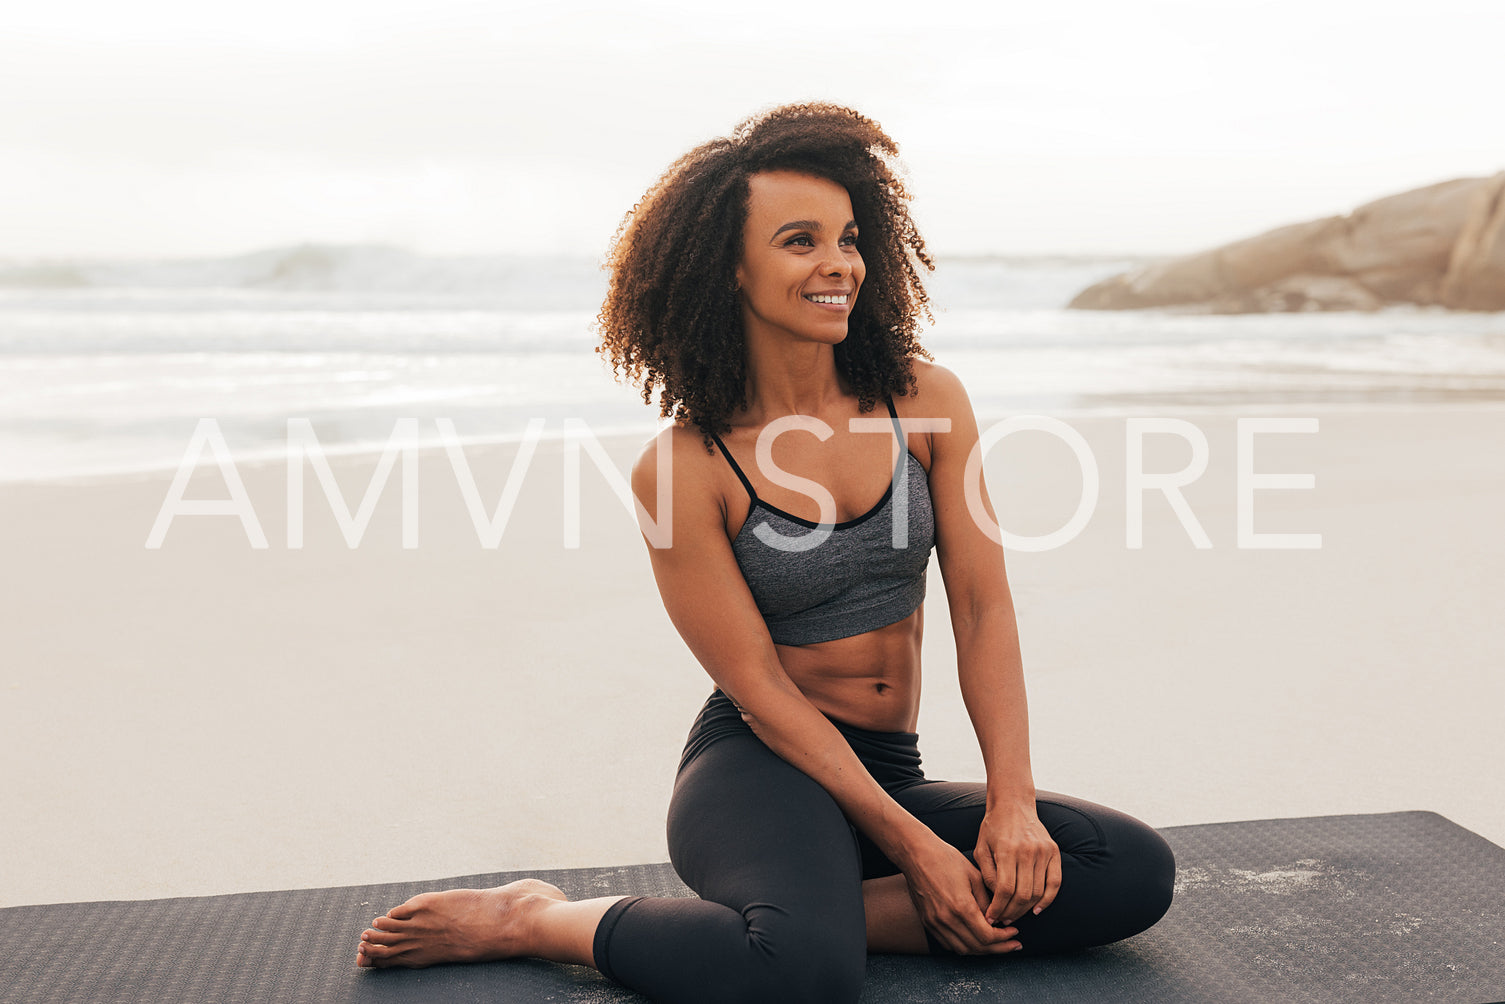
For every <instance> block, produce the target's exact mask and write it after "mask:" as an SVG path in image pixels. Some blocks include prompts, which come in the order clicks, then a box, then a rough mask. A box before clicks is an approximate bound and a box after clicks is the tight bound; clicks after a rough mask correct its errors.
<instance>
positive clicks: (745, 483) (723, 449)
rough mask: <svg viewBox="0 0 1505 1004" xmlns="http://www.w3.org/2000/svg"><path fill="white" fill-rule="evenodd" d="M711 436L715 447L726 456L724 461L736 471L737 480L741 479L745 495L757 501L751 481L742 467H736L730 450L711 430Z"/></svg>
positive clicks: (756, 494)
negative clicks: (745, 490)
mask: <svg viewBox="0 0 1505 1004" xmlns="http://www.w3.org/2000/svg"><path fill="white" fill-rule="evenodd" d="M711 438H712V439H714V440H715V441H716V448H717V449H719V450H720V451H721V455H722V456H723V457H725V458H726V462H727V463H729V464H731V465H732V470H734V471H736V472H737V480H738V481H741V482H742V487H743V488H746V489H747V497H748V498H750V499H752V500H753V501H754V502H756V501H758V493H757V492H755V491H753V486H752V482H751V481H749V480H747V475H746V474H743V473H742V468H740V467H738V466H737V461H735V460H733V459H732V452H731V451H730V450H728V449H727V448H726V444H725V443H723V442H722V441H721V437H720V436H718V435H716V434H715V433H714V432H713V433H711Z"/></svg>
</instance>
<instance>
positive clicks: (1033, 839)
mask: <svg viewBox="0 0 1505 1004" xmlns="http://www.w3.org/2000/svg"><path fill="white" fill-rule="evenodd" d="M972 856H973V857H974V858H976V860H977V867H978V869H979V870H980V871H981V873H982V880H983V882H984V883H986V884H987V887H988V888H989V889H991V890H992V891H993V895H992V898H991V900H989V901H988V902H986V903H985V904H984V907H983V909H984V913H985V916H986V918H987V921H988V923H990V924H1000V923H1001V924H1012V923H1014V921H1016V920H1018V919H1019V918H1020V917H1022V916H1024V915H1025V914H1026V913H1028V912H1030V911H1034V912H1035V913H1039V912H1040V911H1042V910H1044V909H1045V908H1046V907H1048V906H1050V904H1051V903H1052V902H1054V901H1055V898H1056V892H1057V891H1058V890H1059V889H1060V888H1061V849H1060V848H1059V847H1057V846H1056V842H1055V841H1054V840H1052V839H1050V834H1049V833H1047V832H1046V830H1045V826H1044V824H1043V823H1041V822H1040V817H1039V816H1037V815H1036V814H1035V803H1034V800H1033V799H1031V800H1029V801H1028V802H1010V803H1007V804H1003V805H999V806H995V807H994V808H991V809H989V810H988V811H987V813H986V814H985V815H984V816H983V819H982V826H981V827H980V828H979V829H978V831H977V848H976V850H975V851H973V855H972Z"/></svg>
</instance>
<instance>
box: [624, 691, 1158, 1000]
mask: <svg viewBox="0 0 1505 1004" xmlns="http://www.w3.org/2000/svg"><path fill="white" fill-rule="evenodd" d="M832 724H834V725H835V726H836V727H837V728H838V729H839V730H840V731H841V733H842V735H844V736H845V737H846V739H847V741H848V742H849V743H850V744H851V746H852V749H853V750H854V751H855V752H856V753H857V755H858V757H859V758H860V759H861V760H862V762H863V765H864V766H866V767H867V769H868V771H869V772H870V773H871V774H872V775H873V777H874V778H876V779H877V780H878V782H879V783H880V784H882V785H883V788H884V790H886V791H887V792H888V793H889V794H890V795H891V796H892V797H893V798H894V799H895V801H897V802H898V803H899V804H900V805H902V806H903V807H904V808H905V809H906V810H907V811H908V812H910V813H911V814H912V815H914V816H915V818H917V819H919V820H920V821H921V822H923V823H924V824H925V825H927V826H929V827H930V829H931V830H933V831H934V832H935V833H936V834H937V835H938V836H940V837H941V839H943V840H945V841H946V842H947V843H948V844H950V845H951V846H953V847H955V848H957V849H958V850H960V851H962V852H963V853H964V854H966V855H967V856H968V858H969V859H970V858H971V852H972V849H973V847H974V846H975V845H976V843H977V830H978V827H979V825H980V824H981V822H982V817H983V808H984V803H985V787H984V785H982V784H978V783H962V782H949V781H928V780H926V779H925V775H924V774H923V773H922V772H921V771H920V755H919V751H918V747H917V745H916V740H917V737H916V735H915V734H914V733H913V732H873V731H870V730H867V729H858V728H854V727H852V726H850V725H846V724H844V723H842V722H836V721H834V720H833V722H832ZM1036 810H1037V811H1038V813H1039V816H1040V821H1041V822H1042V823H1044V824H1045V827H1046V829H1047V830H1048V831H1049V832H1050V836H1051V838H1052V839H1053V840H1055V842H1056V844H1057V845H1058V846H1059V847H1060V849H1061V889H1060V892H1059V893H1058V894H1057V896H1056V899H1055V902H1054V903H1052V904H1051V905H1050V906H1049V907H1048V908H1047V909H1046V910H1045V911H1044V912H1043V913H1041V914H1039V915H1038V916H1036V915H1034V914H1026V915H1025V916H1023V917H1021V918H1020V919H1019V920H1018V922H1017V923H1016V924H1015V926H1016V927H1017V928H1018V929H1019V941H1020V943H1021V944H1022V945H1023V948H1022V949H1021V953H1023V954H1031V955H1036V954H1042V953H1046V952H1058V951H1063V950H1069V949H1074V948H1085V947H1087V946H1090V945H1102V944H1107V943H1108V942H1111V941H1117V940H1119V939H1121V938H1127V937H1129V936H1130V935H1133V934H1137V933H1139V932H1140V931H1143V930H1144V929H1145V928H1147V927H1149V926H1150V925H1151V924H1153V923H1155V922H1156V921H1157V920H1159V919H1160V918H1161V916H1162V915H1164V913H1165V911H1166V909H1167V908H1168V907H1169V906H1170V901H1171V883H1172V880H1173V879H1174V875H1175V861H1174V859H1173V858H1172V856H1171V851H1170V848H1169V847H1167V846H1166V843H1165V841H1164V840H1162V839H1161V837H1160V835H1159V834H1157V833H1156V832H1155V831H1154V830H1152V829H1150V828H1149V827H1148V826H1146V825H1144V824H1143V823H1141V822H1139V821H1138V820H1136V819H1133V818H1131V817H1129V816H1126V815H1124V814H1123V813H1121V812H1116V811H1114V810H1112V809H1107V808H1104V807H1103V806H1100V805H1093V804H1092V803H1091V802H1084V801H1082V800H1080V799H1076V798H1069V797H1067V796H1064V795H1054V794H1051V793H1049V792H1039V793H1038V795H1037V801H1036ZM669 856H670V859H671V860H672V861H673V863H674V869H675V871H677V872H678V873H679V875H680V878H682V879H683V880H684V882H685V884H686V885H688V886H689V887H690V888H691V889H693V890H694V891H695V892H696V893H697V894H698V895H699V897H700V898H699V899H670V898H644V897H630V898H627V899H623V900H620V901H618V902H617V903H614V904H612V906H611V907H610V908H609V909H608V910H607V911H606V914H605V916H603V917H602V918H601V923H600V925H599V926H598V927H597V928H596V935H595V960H596V967H597V968H598V969H600V970H601V972H603V973H605V974H606V975H607V976H609V977H611V978H612V979H614V980H616V981H618V982H619V983H623V984H625V985H626V986H629V987H632V988H633V989H635V990H638V991H640V992H642V993H644V994H646V995H648V996H649V997H651V998H652V999H653V1000H655V1001H664V1002H675V1001H707V1000H715V1001H749V1002H762V1001H771V1000H778V1001H791V1002H792V1001H810V1002H821V1004H832V1002H842V1001H855V1000H857V998H858V996H859V995H860V994H861V991H862V979H863V974H864V971H865V967H866V956H867V933H866V924H865V921H864V917H863V909H862V882H863V880H864V879H870V878H880V877H882V876H885V875H894V874H897V873H898V868H896V867H895V866H894V864H893V863H892V862H890V861H889V860H888V859H887V857H885V856H884V855H883V853H882V852H881V851H879V850H878V848H877V847H876V846H875V845H874V844H873V843H872V841H871V840H869V839H868V838H867V837H865V836H864V835H862V834H861V833H859V832H858V831H857V830H856V829H855V828H854V827H853V826H852V825H851V824H850V823H848V822H847V820H846V817H845V816H843V815H842V813H841V809H840V808H839V807H838V806H837V805H836V802H835V801H834V800H833V799H832V798H831V796H830V795H829V794H827V792H826V790H825V789H824V788H822V787H821V786H820V785H819V784H817V783H816V782H815V781H813V780H811V779H810V777H809V776H808V775H806V774H804V773H803V772H801V771H800V770H799V769H797V768H795V767H793V766H791V765H790V764H789V763H787V762H786V761H784V760H783V759H782V758H781V757H779V756H778V755H777V754H775V753H774V752H773V751H772V750H770V749H769V748H768V747H767V746H765V745H764V744H763V741H762V740H761V739H759V738H758V737H757V736H756V735H754V734H753V732H752V730H751V729H750V728H749V727H748V726H747V724H746V723H745V722H743V721H742V717H741V715H740V714H739V713H738V711H737V709H736V707H735V706H734V705H733V704H732V702H731V701H730V700H729V699H728V698H727V697H726V696H725V695H723V694H722V693H721V692H720V691H717V692H715V693H713V694H712V695H711V697H710V700H708V701H706V704H705V707H704V708H702V709H701V712H700V715H699V717H698V718H696V720H695V725H694V726H693V727H692V728H691V730H690V736H689V739H688V741H687V742H686V744H685V752H684V756H683V758H682V759H681V761H680V768H679V775H678V777H677V779H676V780H675V784H674V796H673V799H672V800H671V801H670V803H669ZM931 950H932V951H943V949H942V948H941V946H940V945H939V944H938V943H937V942H936V941H934V939H931ZM1010 954H1016V953H1010Z"/></svg>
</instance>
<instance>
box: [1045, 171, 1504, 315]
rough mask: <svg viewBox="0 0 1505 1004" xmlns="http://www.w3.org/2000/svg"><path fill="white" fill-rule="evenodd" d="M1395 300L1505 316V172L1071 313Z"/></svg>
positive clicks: (1237, 245)
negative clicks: (1504, 314)
mask: <svg viewBox="0 0 1505 1004" xmlns="http://www.w3.org/2000/svg"><path fill="white" fill-rule="evenodd" d="M1396 303H1415V304H1424V305H1432V306H1442V307H1450V308H1453V309H1457V310H1505V172H1501V173H1500V174H1496V175H1494V176H1493V177H1490V178H1460V179H1457V180H1454V181H1444V182H1440V183H1438V184H1435V185H1428V186H1427V187H1425V188H1418V189H1414V190H1413V191H1409V192H1402V193H1401V194H1399V195H1392V196H1389V197H1387V198H1383V199H1379V200H1377V201H1375V202H1370V203H1368V204H1367V205H1363V206H1360V207H1359V208H1358V209H1355V210H1354V211H1353V212H1352V213H1350V214H1349V215H1347V216H1330V217H1328V218H1326V219H1321V220H1312V221H1311V222H1308V223H1297V224H1293V225H1292V226H1288V227H1280V228H1279V229H1276V230H1271V231H1269V232H1268V233H1263V234H1260V235H1259V236H1257V237H1250V238H1247V239H1245V240H1241V241H1235V242H1234V243H1232V244H1227V245H1224V246H1223V247H1220V248H1215V249H1214V250H1211V251H1203V252H1199V253H1197V254H1191V255H1184V256H1182V257H1180V258H1173V259H1170V260H1168V261H1163V262H1157V263H1155V264H1152V265H1147V266H1145V267H1143V268H1140V269H1137V270H1135V271H1133V272H1128V273H1125V274H1122V275H1116V276H1113V277H1112V278H1110V279H1105V280H1103V281H1102V282H1099V283H1096V284H1095V285H1092V286H1089V287H1088V288H1087V289H1085V290H1083V291H1082V292H1080V293H1078V294H1077V296H1076V298H1075V299H1073V300H1072V301H1071V304H1070V306H1071V307H1073V308H1077V309H1081V310H1127V309H1134V308H1139V307H1188V308H1194V309H1199V310H1206V311H1209V312H1212V313H1228V314H1246V313H1264V312H1277V311H1297V310H1376V309H1378V308H1380V307H1384V306H1387V305H1390V304H1396Z"/></svg>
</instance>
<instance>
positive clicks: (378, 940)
mask: <svg viewBox="0 0 1505 1004" xmlns="http://www.w3.org/2000/svg"><path fill="white" fill-rule="evenodd" d="M407 937H408V935H407V933H406V932H404V931H382V930H378V929H368V930H366V931H364V932H362V933H361V943H362V944H366V945H395V944H397V943H398V942H399V941H405V940H406V939H407Z"/></svg>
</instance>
